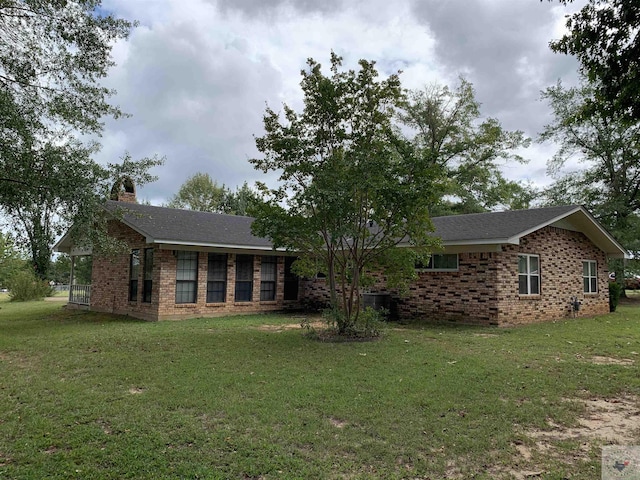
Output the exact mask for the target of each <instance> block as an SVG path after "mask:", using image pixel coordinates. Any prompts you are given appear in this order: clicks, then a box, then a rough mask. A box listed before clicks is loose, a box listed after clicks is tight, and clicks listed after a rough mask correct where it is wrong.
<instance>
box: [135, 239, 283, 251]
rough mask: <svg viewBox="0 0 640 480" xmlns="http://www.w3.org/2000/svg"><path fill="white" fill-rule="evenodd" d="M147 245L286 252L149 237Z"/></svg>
mask: <svg viewBox="0 0 640 480" xmlns="http://www.w3.org/2000/svg"><path fill="white" fill-rule="evenodd" d="M147 243H156V244H158V245H160V248H162V249H164V250H172V249H174V248H173V247H175V246H180V247H207V248H228V249H231V250H260V251H265V252H273V251H274V250H275V251H277V252H286V251H287V250H286V249H285V248H273V247H263V246H256V245H231V244H226V243H208V242H183V241H177V240H158V239H153V238H150V237H147Z"/></svg>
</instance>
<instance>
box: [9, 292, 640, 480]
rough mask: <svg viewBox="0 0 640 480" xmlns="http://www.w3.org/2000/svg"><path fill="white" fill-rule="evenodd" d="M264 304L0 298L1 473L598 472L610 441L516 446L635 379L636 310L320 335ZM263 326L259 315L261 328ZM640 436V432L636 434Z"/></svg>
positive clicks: (631, 388) (624, 391) (639, 323)
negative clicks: (596, 359) (131, 313)
mask: <svg viewBox="0 0 640 480" xmlns="http://www.w3.org/2000/svg"><path fill="white" fill-rule="evenodd" d="M297 321H298V320H296V319H295V318H291V317H287V316H276V315H271V316H267V315H261V316H243V317H228V318H217V319H197V320H189V321H181V322H159V323H147V322H139V321H135V320H131V319H128V318H123V317H115V316H110V315H104V314H97V313H90V312H82V311H67V310H65V309H62V308H61V305H60V304H59V303H51V302H32V303H23V304H19V303H9V302H1V303H0V478H8V479H13V478H15V479H31V478H33V479H40V478H50V479H63V478H64V479H68V478H82V479H121V478H136V479H139V478H214V479H215V478H221V479H222V478H231V479H247V478H255V479H281V478H288V479H294V478H304V479H325V478H335V479H342V478H348V479H358V478H362V479H365V478H425V479H426V478H433V479H437V478H479V479H482V478H485V479H489V478H517V472H522V471H538V472H542V473H541V474H540V476H538V477H536V478H549V479H551V478H553V479H556V478H557V479H559V478H569V477H570V478H572V479H591V478H599V476H600V473H599V472H600V470H599V469H600V465H599V462H600V448H599V447H600V445H601V444H602V443H598V442H597V441H594V442H592V443H590V447H589V450H588V452H587V454H586V455H576V452H577V450H578V449H579V445H578V443H579V442H577V441H572V440H563V441H558V442H556V443H555V444H554V445H553V448H552V449H549V450H545V451H540V452H534V455H533V456H532V458H528V459H526V458H523V457H522V456H521V455H519V453H518V449H517V445H521V444H525V445H528V444H531V443H532V440H531V439H530V438H529V437H528V436H527V433H526V432H527V431H530V430H532V429H537V430H550V429H552V427H551V426H550V424H549V421H552V422H553V423H554V424H558V425H564V426H567V427H571V426H575V425H577V422H578V418H579V417H580V416H581V415H583V414H584V406H583V405H582V404H580V403H579V402H570V401H567V399H571V398H595V397H598V398H617V397H623V396H637V395H640V377H639V376H638V373H637V367H636V366H631V367H630V366H625V365H615V364H612V365H596V364H593V363H591V362H589V361H585V359H589V358H590V357H592V356H595V355H598V356H606V357H612V358H621V359H622V358H627V359H628V358H636V359H637V357H636V356H635V355H637V353H636V352H640V308H637V307H633V306H622V307H620V308H619V311H618V312H616V313H615V314H612V315H608V316H603V317H598V318H590V319H578V320H567V321H561V322H556V323H545V324H540V325H533V326H528V327H520V328H515V329H490V328H478V327H474V328H468V327H448V326H429V325H420V324H413V325H404V326H403V325H392V328H390V329H389V330H388V331H387V333H386V334H385V336H384V338H383V339H381V340H378V341H373V342H360V343H322V342H316V341H312V340H310V339H307V338H305V337H303V336H302V335H301V331H300V330H299V329H297V330H296V329H291V328H284V326H285V325H287V324H292V323H296V322H297ZM265 325H266V327H265ZM636 443H640V439H639V441H638V442H636Z"/></svg>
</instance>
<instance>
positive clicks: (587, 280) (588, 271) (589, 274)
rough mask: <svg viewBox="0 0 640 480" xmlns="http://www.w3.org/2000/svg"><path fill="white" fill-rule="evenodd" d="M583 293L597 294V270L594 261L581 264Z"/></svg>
mask: <svg viewBox="0 0 640 480" xmlns="http://www.w3.org/2000/svg"><path fill="white" fill-rule="evenodd" d="M582 283H583V285H584V293H598V269H597V265H596V262H595V260H585V261H583V262H582Z"/></svg>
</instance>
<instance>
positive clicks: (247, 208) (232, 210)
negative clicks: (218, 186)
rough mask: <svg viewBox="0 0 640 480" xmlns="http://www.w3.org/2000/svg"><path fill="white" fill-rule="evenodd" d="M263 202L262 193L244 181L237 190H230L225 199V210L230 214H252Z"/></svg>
mask: <svg viewBox="0 0 640 480" xmlns="http://www.w3.org/2000/svg"><path fill="white" fill-rule="evenodd" d="M261 203H262V198H261V197H260V195H259V194H258V193H257V192H256V191H255V190H253V189H251V187H249V185H248V184H247V182H244V183H243V184H242V186H241V187H238V188H236V191H235V192H231V191H229V192H228V194H227V198H226V201H225V212H224V213H228V214H230V215H251V212H253V210H255V209H256V208H258V206H259V205H260V204H261Z"/></svg>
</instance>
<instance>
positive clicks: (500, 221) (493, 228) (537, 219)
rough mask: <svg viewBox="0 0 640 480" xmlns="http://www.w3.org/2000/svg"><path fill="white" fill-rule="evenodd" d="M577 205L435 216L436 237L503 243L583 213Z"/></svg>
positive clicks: (461, 240)
mask: <svg viewBox="0 0 640 480" xmlns="http://www.w3.org/2000/svg"><path fill="white" fill-rule="evenodd" d="M579 209H580V207H579V206H576V205H568V206H562V207H549V208H533V209H530V210H513V211H507V212H491V213H474V214H468V215H452V216H447V217H434V218H432V219H431V220H432V221H433V225H434V226H435V228H436V231H435V235H437V236H439V237H440V238H442V240H443V241H444V242H455V241H460V242H471V241H482V240H486V241H494V242H495V241H499V240H506V239H509V238H513V237H516V236H519V235H521V234H523V233H528V232H530V231H531V230H532V229H537V228H540V227H542V226H545V225H548V224H549V223H552V222H553V221H555V220H556V219H558V218H560V217H564V216H566V215H568V214H569V213H571V212H573V211H575V210H579Z"/></svg>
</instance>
